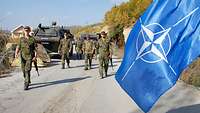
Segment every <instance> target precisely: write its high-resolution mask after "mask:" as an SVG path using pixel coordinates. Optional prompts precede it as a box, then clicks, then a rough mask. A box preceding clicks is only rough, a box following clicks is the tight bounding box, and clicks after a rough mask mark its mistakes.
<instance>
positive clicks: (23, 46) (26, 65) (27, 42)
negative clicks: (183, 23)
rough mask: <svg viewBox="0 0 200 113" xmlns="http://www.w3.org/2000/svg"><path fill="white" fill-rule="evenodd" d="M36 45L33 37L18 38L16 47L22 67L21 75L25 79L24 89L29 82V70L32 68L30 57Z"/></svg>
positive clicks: (32, 56)
mask: <svg viewBox="0 0 200 113" xmlns="http://www.w3.org/2000/svg"><path fill="white" fill-rule="evenodd" d="M36 47H37V44H36V41H35V39H34V38H33V37H29V38H25V37H21V38H20V42H19V44H18V48H19V50H20V57H21V69H22V72H23V76H24V79H25V80H24V85H25V89H27V88H28V86H29V84H30V76H31V75H30V72H31V68H32V59H33V58H34V56H35V51H36Z"/></svg>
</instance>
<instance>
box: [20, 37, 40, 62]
mask: <svg viewBox="0 0 200 113" xmlns="http://www.w3.org/2000/svg"><path fill="white" fill-rule="evenodd" d="M18 47H19V50H20V54H21V57H22V58H23V59H24V60H31V59H32V58H33V57H34V55H35V51H36V47H37V44H36V40H35V38H34V37H29V38H25V37H21V38H20V41H19V44H18Z"/></svg>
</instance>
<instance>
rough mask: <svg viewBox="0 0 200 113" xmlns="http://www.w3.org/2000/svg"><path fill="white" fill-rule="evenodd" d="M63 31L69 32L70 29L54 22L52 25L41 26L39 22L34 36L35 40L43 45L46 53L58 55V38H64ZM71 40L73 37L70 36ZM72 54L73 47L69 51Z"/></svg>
mask: <svg viewBox="0 0 200 113" xmlns="http://www.w3.org/2000/svg"><path fill="white" fill-rule="evenodd" d="M64 32H67V33H70V30H69V29H64V28H63V27H60V26H56V24H55V23H53V24H52V26H42V25H41V24H39V25H38V28H37V29H35V30H34V36H35V38H36V40H37V42H38V43H41V44H42V45H43V46H44V48H45V49H46V51H47V53H49V54H50V56H54V55H58V46H59V43H60V40H61V39H62V38H64ZM70 34H71V33H70ZM71 35H72V34H71ZM72 37H73V35H72ZM71 40H72V41H73V40H74V39H73V38H72V39H71ZM72 54H73V48H72V50H71V52H70V55H72Z"/></svg>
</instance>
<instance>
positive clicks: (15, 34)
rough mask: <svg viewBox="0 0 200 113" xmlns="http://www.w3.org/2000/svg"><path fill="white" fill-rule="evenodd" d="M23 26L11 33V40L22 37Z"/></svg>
mask: <svg viewBox="0 0 200 113" xmlns="http://www.w3.org/2000/svg"><path fill="white" fill-rule="evenodd" d="M23 29H24V26H22V25H20V26H18V27H16V28H15V29H13V30H12V31H11V34H12V35H11V36H12V38H19V37H22V36H23V35H24V33H23Z"/></svg>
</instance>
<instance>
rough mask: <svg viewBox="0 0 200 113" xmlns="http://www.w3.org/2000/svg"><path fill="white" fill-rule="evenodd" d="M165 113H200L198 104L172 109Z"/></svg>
mask: <svg viewBox="0 0 200 113" xmlns="http://www.w3.org/2000/svg"><path fill="white" fill-rule="evenodd" d="M167 113H200V104H197V105H191V106H185V107H180V108H177V109H172V110H170V111H168V112H167Z"/></svg>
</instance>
